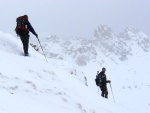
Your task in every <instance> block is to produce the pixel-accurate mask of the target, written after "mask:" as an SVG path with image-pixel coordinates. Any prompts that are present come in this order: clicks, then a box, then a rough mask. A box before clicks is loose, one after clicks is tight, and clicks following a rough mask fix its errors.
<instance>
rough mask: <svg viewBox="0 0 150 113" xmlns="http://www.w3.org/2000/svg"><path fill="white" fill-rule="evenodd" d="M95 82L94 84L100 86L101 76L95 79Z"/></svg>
mask: <svg viewBox="0 0 150 113" xmlns="http://www.w3.org/2000/svg"><path fill="white" fill-rule="evenodd" d="M95 82H96V85H97V86H102V78H101V76H100V77H96V79H95Z"/></svg>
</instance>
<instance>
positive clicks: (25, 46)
mask: <svg viewBox="0 0 150 113" xmlns="http://www.w3.org/2000/svg"><path fill="white" fill-rule="evenodd" d="M20 39H21V42H22V44H23V50H24V54H28V47H29V34H25V35H20Z"/></svg>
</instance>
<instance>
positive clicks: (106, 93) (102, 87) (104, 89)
mask: <svg viewBox="0 0 150 113" xmlns="http://www.w3.org/2000/svg"><path fill="white" fill-rule="evenodd" d="M100 89H101V91H102V93H101V96H102V97H105V98H108V90H107V86H100Z"/></svg>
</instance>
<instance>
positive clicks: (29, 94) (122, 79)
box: [0, 25, 150, 113]
mask: <svg viewBox="0 0 150 113" xmlns="http://www.w3.org/2000/svg"><path fill="white" fill-rule="evenodd" d="M42 46H43V48H44V52H45V53H46V55H47V57H48V63H47V62H46V60H45V58H44V56H43V55H41V54H40V53H42V51H41V50H39V52H40V53H38V52H37V51H35V50H34V49H33V48H32V47H31V46H30V48H29V54H30V57H24V56H22V51H23V50H22V44H21V41H20V39H19V38H16V37H13V36H11V35H9V34H6V33H2V32H0V91H1V93H0V100H1V102H0V106H1V107H0V112H2V113H51V112H53V113H149V112H150V99H149V93H150V77H149V74H150V71H149V64H150V60H149V55H150V54H149V37H148V36H146V35H145V34H144V33H142V32H140V31H137V30H135V29H131V28H128V29H126V30H125V31H124V32H123V33H121V34H119V35H115V34H114V33H113V32H112V30H111V29H110V28H109V27H107V26H105V25H103V26H100V27H99V28H98V30H95V35H94V38H92V39H73V40H71V41H64V40H61V39H60V38H58V37H57V36H52V37H48V39H47V42H46V43H42ZM39 49H40V48H39ZM102 67H106V69H107V71H106V74H107V78H108V79H110V80H111V81H112V82H111V85H112V91H113V94H114V98H115V103H114V100H113V96H112V92H111V89H110V86H109V85H108V91H109V98H108V99H104V98H102V97H101V96H100V91H99V90H98V87H97V86H96V85H95V81H94V79H95V75H96V72H97V70H101V68H102Z"/></svg>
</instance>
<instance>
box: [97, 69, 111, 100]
mask: <svg viewBox="0 0 150 113" xmlns="http://www.w3.org/2000/svg"><path fill="white" fill-rule="evenodd" d="M105 72H106V68H104V67H103V68H102V71H101V72H100V73H99V74H98V76H97V79H98V80H99V84H98V85H99V87H100V89H101V91H102V93H101V96H102V97H105V98H108V90H107V83H110V82H111V81H110V80H107V78H106V74H105Z"/></svg>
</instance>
